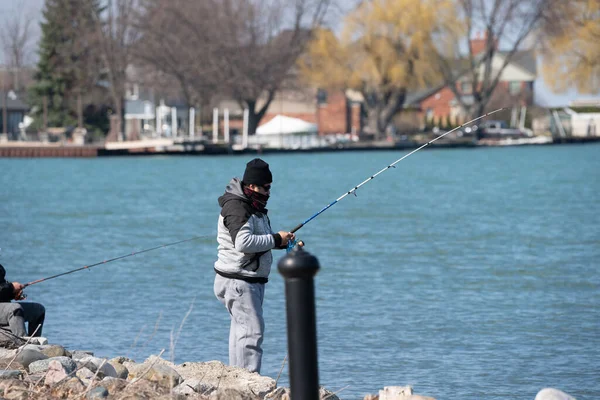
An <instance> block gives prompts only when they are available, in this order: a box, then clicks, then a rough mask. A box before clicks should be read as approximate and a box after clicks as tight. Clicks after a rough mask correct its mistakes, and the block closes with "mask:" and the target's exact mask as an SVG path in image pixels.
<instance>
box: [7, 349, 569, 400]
mask: <svg viewBox="0 0 600 400" xmlns="http://www.w3.org/2000/svg"><path fill="white" fill-rule="evenodd" d="M0 345H2V347H0V397H1V398H4V399H7V400H26V399H34V400H37V399H71V400H75V399H77V400H79V399H116V400H145V399H165V400H166V399H177V400H180V399H181V400H184V399H200V400H225V399H232V400H289V399H290V390H289V388H286V387H278V386H277V382H276V381H275V380H274V379H272V378H270V377H266V376H261V375H259V374H257V373H251V372H248V371H247V370H245V369H242V368H238V367H230V366H227V365H224V364H223V363H222V362H220V361H208V362H184V363H182V364H174V363H172V362H170V361H168V360H165V359H163V358H161V355H162V352H161V353H160V354H158V355H152V356H150V357H149V358H148V359H146V360H144V361H143V362H141V363H137V362H135V361H134V360H131V359H129V358H127V357H114V358H111V359H108V358H100V357H95V356H94V353H93V352H91V351H83V350H67V349H65V348H64V347H63V346H61V345H57V344H48V341H47V340H46V339H44V338H33V339H30V340H28V341H27V342H24V341H23V342H16V341H15V339H12V340H9V341H6V340H5V341H2V342H1V343H0ZM320 399H321V400H339V399H340V397H338V395H337V393H334V392H331V391H330V390H327V389H326V388H323V387H321V389H320ZM364 400H435V399H434V398H433V397H427V396H421V395H415V394H413V390H412V388H411V387H410V386H406V387H400V386H390V387H386V388H384V389H383V390H380V391H379V393H378V394H374V395H367V396H365V397H364ZM535 400H575V399H574V398H573V397H571V396H569V395H566V394H565V393H563V392H561V391H559V390H556V389H543V390H542V391H540V392H539V393H538V395H537V396H536V398H535Z"/></svg>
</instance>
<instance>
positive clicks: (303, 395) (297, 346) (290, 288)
mask: <svg viewBox="0 0 600 400" xmlns="http://www.w3.org/2000/svg"><path fill="white" fill-rule="evenodd" d="M277 267H278V269H279V272H280V273H281V275H283V277H284V278H285V297H286V310H287V331H288V354H289V358H290V364H289V365H290V390H291V392H292V393H291V398H292V399H294V400H318V399H319V368H318V365H317V364H318V360H317V322H316V317H315V286H314V280H313V278H314V276H315V275H316V274H317V271H318V270H319V260H317V258H316V257H315V256H313V255H311V254H310V253H308V252H307V251H304V250H302V247H296V248H295V249H294V250H292V251H291V252H290V253H288V254H287V255H286V256H285V257H283V258H282V259H281V260H279V263H278V264H277Z"/></svg>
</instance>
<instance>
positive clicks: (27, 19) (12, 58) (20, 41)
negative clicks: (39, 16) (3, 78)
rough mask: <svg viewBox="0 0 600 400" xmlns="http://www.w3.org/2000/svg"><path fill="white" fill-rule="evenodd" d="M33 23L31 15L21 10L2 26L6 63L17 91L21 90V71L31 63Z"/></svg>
mask: <svg viewBox="0 0 600 400" xmlns="http://www.w3.org/2000/svg"><path fill="white" fill-rule="evenodd" d="M33 22H34V18H33V17H32V16H31V14H24V13H23V12H22V9H21V10H20V11H15V15H14V16H13V17H7V18H5V20H4V21H3V23H2V25H1V26H0V42H1V44H2V49H3V50H4V59H5V63H6V65H7V66H8V68H9V69H11V70H12V72H13V76H12V84H11V86H12V89H14V90H17V91H18V90H20V89H21V79H20V78H21V70H22V68H23V67H24V66H26V65H27V64H28V63H29V61H30V56H31V44H32V43H31V42H32V33H33V31H32V28H33V26H32V23H33Z"/></svg>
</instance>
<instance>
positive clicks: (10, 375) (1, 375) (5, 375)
mask: <svg viewBox="0 0 600 400" xmlns="http://www.w3.org/2000/svg"><path fill="white" fill-rule="evenodd" d="M22 376H23V371H19V370H18V369H16V370H15V369H9V370H6V369H5V370H3V371H0V379H20V378H21V377H22Z"/></svg>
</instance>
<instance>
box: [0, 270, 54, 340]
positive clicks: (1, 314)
mask: <svg viewBox="0 0 600 400" xmlns="http://www.w3.org/2000/svg"><path fill="white" fill-rule="evenodd" d="M5 277H6V270H5V269H4V267H3V266H2V265H0V326H8V327H9V328H10V331H11V332H12V334H13V335H15V336H19V337H27V336H41V335H42V325H43V324H44V319H45V318H46V309H45V308H44V306H43V305H41V304H39V303H34V302H20V301H19V302H13V301H12V300H17V301H18V300H23V299H25V296H24V295H23V288H24V287H25V286H24V285H23V284H21V283H19V282H9V281H7V280H6V279H5ZM25 322H27V328H28V329H27V330H25Z"/></svg>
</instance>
